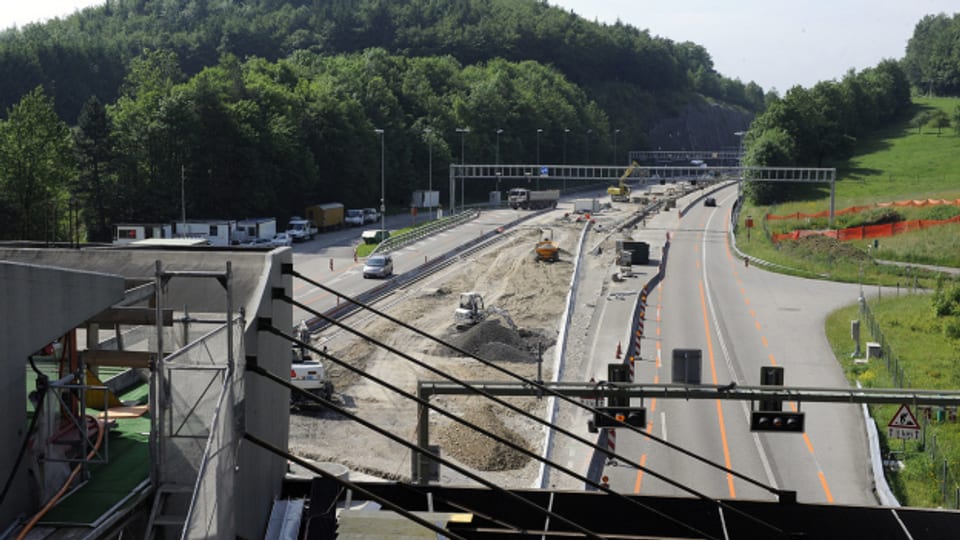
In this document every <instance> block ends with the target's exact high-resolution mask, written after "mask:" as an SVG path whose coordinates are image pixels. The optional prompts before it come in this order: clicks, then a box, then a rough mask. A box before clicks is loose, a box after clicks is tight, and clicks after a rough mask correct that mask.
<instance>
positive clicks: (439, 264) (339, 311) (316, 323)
mask: <svg viewBox="0 0 960 540" xmlns="http://www.w3.org/2000/svg"><path fill="white" fill-rule="evenodd" d="M547 211H549V209H547V210H541V211H530V212H526V213H525V214H524V215H523V217H520V218H518V219H515V220H513V221H511V222H510V223H507V224H505V225H502V226H500V227H496V228H494V229H493V230H491V231H488V232H486V233H484V234H482V235H480V236H478V237H477V238H474V239H473V240H471V241H469V242H466V243H464V244H461V245H460V246H457V247H455V248H453V249H451V250H450V251H448V252H446V253H444V254H442V255H440V256H438V257H434V258H433V259H432V260H428V261H426V262H424V263H423V264H421V265H419V266H417V267H416V268H414V269H413V270H410V271H408V272H404V273H403V274H399V275H397V276H395V277H393V278H391V279H389V280H387V281H386V282H385V283H383V284H381V285H379V286H377V287H374V288H372V289H369V290H367V291H364V292H362V293H360V294H358V295H357V296H355V297H354V300H356V301H357V302H360V303H363V304H369V303H371V302H372V301H374V300H377V299H379V298H382V297H384V296H386V295H387V294H389V293H391V292H393V291H394V290H395V289H399V288H400V287H404V286H406V285H409V284H410V283H413V282H415V281H419V280H421V279H423V278H424V277H426V276H427V275H429V274H432V273H434V272H437V271H438V270H440V269H441V268H444V267H445V266H447V265H450V264H452V263H454V262H455V261H456V260H457V259H458V258H459V257H462V256H464V255H468V254H470V253H472V252H474V251H477V250H479V249H482V248H484V247H486V246H487V245H488V244H489V243H491V242H495V241H497V240H499V239H500V238H502V237H504V233H503V231H506V230H508V229H510V228H513V227H516V226H517V225H519V224H520V223H523V222H524V221H527V220H528V219H530V218H533V217H535V216H538V215H540V214H542V213H543V212H547ZM463 214H470V215H472V217H470V218H466V217H461V221H459V222H457V223H456V225H460V224H463V223H465V222H466V221H469V219H473V218H476V217H477V216H478V215H479V211H476V212H475V213H474V212H464V213H463ZM457 215H458V216H462V214H457ZM453 217H456V216H451V218H453ZM450 227H452V225H451V226H447V227H444V228H434V229H431V231H432V234H435V233H437V232H440V231H443V230H446V229H448V228H450ZM428 236H430V235H429V234H424V235H420V236H419V237H418V238H417V240H422V239H423V238H426V237H428ZM404 245H407V244H404ZM398 247H400V246H395V247H394V248H393V249H397V248H398ZM358 309H360V308H359V306H357V305H356V304H354V303H352V302H350V301H347V302H343V303H341V304H339V305H337V306H336V307H333V308H331V309H328V310H327V311H325V312H323V317H314V318H311V319H309V320H307V321H306V325H307V328H309V329H310V332H318V331H320V330H322V329H324V328H326V327H328V326H330V322H329V321H327V320H326V319H325V318H324V317H326V318H330V319H342V318H344V317H347V316H348V315H350V314H352V313H353V312H355V311H357V310H358Z"/></svg>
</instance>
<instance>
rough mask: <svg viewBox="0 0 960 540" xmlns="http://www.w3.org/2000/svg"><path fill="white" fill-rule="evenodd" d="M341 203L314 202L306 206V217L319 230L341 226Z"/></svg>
mask: <svg viewBox="0 0 960 540" xmlns="http://www.w3.org/2000/svg"><path fill="white" fill-rule="evenodd" d="M343 215H344V211H343V205H342V204H340V203H337V202H334V203H324V204H315V205H313V206H308V207H307V212H306V216H307V219H309V220H310V221H312V222H313V226H314V227H316V228H317V230H319V231H329V230H332V229H339V228H341V227H343Z"/></svg>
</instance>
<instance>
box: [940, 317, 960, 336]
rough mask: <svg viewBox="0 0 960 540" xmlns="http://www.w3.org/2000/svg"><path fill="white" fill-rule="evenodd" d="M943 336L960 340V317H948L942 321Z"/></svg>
mask: <svg viewBox="0 0 960 540" xmlns="http://www.w3.org/2000/svg"><path fill="white" fill-rule="evenodd" d="M943 335H944V336H946V337H948V338H950V339H960V317H950V318H949V319H947V320H945V321H943Z"/></svg>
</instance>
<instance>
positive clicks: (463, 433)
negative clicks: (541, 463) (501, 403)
mask: <svg viewBox="0 0 960 540" xmlns="http://www.w3.org/2000/svg"><path fill="white" fill-rule="evenodd" d="M502 413H503V411H499V414H498V411H497V410H494V407H493V406H491V405H484V406H483V407H471V408H469V409H467V412H466V413H465V414H464V415H463V419H464V420H466V421H467V422H470V423H471V424H475V425H477V426H479V427H482V428H483V429H485V430H487V431H489V432H491V433H493V434H495V435H497V436H499V437H502V438H503V439H505V440H507V441H510V442H511V443H514V444H516V445H518V446H520V447H521V448H525V449H528V450H529V449H530V445H529V444H528V443H527V441H525V440H524V439H523V438H522V437H521V436H520V435H519V434H518V433H516V432H515V431H513V430H511V429H510V428H508V427H507V426H506V425H505V424H504V423H503V422H502V421H501V420H500V414H502ZM437 440H438V442H439V443H440V448H441V451H442V452H443V453H445V454H447V455H449V456H451V457H453V458H454V459H456V460H457V461H459V462H461V463H463V464H464V465H467V466H469V467H472V468H474V469H477V470H480V471H512V470H515V469H522V468H523V467H524V466H525V465H526V464H527V463H528V462H529V461H530V457H529V456H526V455H524V454H522V453H520V452H518V451H516V450H514V449H513V448H510V447H509V446H507V445H505V444H503V443H501V442H498V441H495V440H493V439H491V438H489V437H487V436H486V435H484V434H482V433H479V432H477V431H476V430H474V429H471V428H469V427H467V426H465V425H463V424H460V423H459V422H453V423H450V424H448V425H446V426H444V427H442V428H440V429H439V430H438V432H437Z"/></svg>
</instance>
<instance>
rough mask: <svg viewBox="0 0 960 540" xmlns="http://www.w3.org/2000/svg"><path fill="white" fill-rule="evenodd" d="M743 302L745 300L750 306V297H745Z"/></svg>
mask: <svg viewBox="0 0 960 540" xmlns="http://www.w3.org/2000/svg"><path fill="white" fill-rule="evenodd" d="M743 302H744V303H745V304H747V305H748V306H749V305H750V299H749V298H744V299H743Z"/></svg>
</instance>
